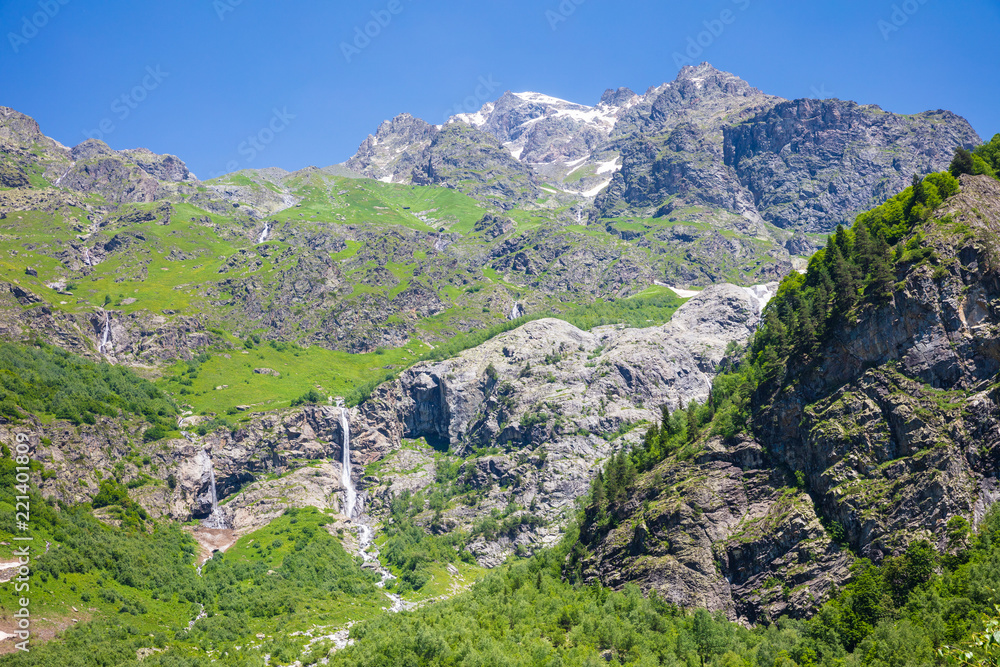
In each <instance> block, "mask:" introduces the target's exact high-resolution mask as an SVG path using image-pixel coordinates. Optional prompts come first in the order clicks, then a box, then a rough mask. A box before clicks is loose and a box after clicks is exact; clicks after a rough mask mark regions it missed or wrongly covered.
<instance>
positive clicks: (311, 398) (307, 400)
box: [292, 389, 323, 408]
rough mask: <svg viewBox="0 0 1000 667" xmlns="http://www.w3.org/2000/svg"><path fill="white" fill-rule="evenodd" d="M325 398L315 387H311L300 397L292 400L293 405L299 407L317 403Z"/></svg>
mask: <svg viewBox="0 0 1000 667" xmlns="http://www.w3.org/2000/svg"><path fill="white" fill-rule="evenodd" d="M322 400H323V395H322V394H320V393H319V392H318V391H316V390H315V389H310V390H309V391H307V392H306V393H304V394H302V395H301V396H299V397H298V398H295V399H293V400H292V407H293V408H294V407H298V406H300V405H316V404H317V403H319V402H320V401H322Z"/></svg>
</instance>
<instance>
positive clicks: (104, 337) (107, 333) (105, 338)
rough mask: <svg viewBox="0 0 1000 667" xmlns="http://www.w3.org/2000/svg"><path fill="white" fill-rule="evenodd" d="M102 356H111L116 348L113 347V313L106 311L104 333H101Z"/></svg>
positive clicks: (100, 350)
mask: <svg viewBox="0 0 1000 667" xmlns="http://www.w3.org/2000/svg"><path fill="white" fill-rule="evenodd" d="M98 351H99V352H100V353H101V354H111V353H112V352H114V347H112V345H111V313H109V312H108V311H104V331H103V332H102V333H101V346H100V348H98Z"/></svg>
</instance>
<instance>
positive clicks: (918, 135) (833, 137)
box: [723, 100, 979, 232]
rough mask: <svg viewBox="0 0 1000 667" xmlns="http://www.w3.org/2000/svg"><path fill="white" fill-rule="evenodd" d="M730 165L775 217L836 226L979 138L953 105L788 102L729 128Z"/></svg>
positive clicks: (805, 225)
mask: <svg viewBox="0 0 1000 667" xmlns="http://www.w3.org/2000/svg"><path fill="white" fill-rule="evenodd" d="M723 133H724V150H725V164H726V165H727V166H730V167H733V168H734V169H735V171H736V173H737V174H738V175H739V180H740V183H741V184H742V185H743V186H745V187H746V189H747V190H749V192H750V193H752V195H753V201H754V204H755V206H756V208H757V210H758V211H759V212H760V215H761V216H763V218H764V219H765V220H767V221H768V222H770V223H772V224H774V225H777V226H778V227H782V228H791V229H799V230H803V231H807V232H829V231H831V230H832V229H833V227H834V226H836V225H837V224H841V223H842V224H850V222H851V221H852V220H853V219H854V216H855V215H857V213H859V212H860V211H867V210H868V209H870V208H873V207H875V206H877V205H878V204H880V203H882V202H884V201H885V200H886V199H888V198H889V197H891V196H893V195H894V194H896V193H897V192H899V191H900V190H902V189H903V188H904V187H906V186H907V185H909V183H910V179H911V177H912V176H913V174H921V175H922V174H928V173H931V172H935V171H941V170H943V169H945V168H946V167H947V166H948V163H949V162H950V161H951V157H952V154H953V153H954V151H955V147H956V146H962V147H964V148H969V149H971V148H974V147H975V146H977V145H979V137H978V136H977V135H976V133H975V132H974V131H973V130H972V128H971V127H970V126H969V124H968V123H967V122H965V120H964V119H962V118H959V117H958V116H956V115H955V114H953V113H951V112H948V111H941V110H938V111H927V112H924V113H921V114H914V115H907V116H901V115H897V114H892V113H886V112H885V111H883V110H882V109H880V108H879V107H877V106H862V105H858V104H855V103H853V102H842V101H840V100H795V101H794V102H782V103H780V104H777V105H775V106H774V107H773V108H771V109H769V110H767V111H765V112H763V113H761V114H759V115H757V116H754V117H753V118H751V119H749V120H747V121H746V122H744V123H741V124H738V125H733V126H729V127H726V128H724V130H723Z"/></svg>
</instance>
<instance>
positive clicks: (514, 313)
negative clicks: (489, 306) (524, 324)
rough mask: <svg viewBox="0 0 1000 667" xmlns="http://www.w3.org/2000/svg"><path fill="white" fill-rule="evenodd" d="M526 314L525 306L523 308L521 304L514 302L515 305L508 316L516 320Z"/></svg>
mask: <svg viewBox="0 0 1000 667" xmlns="http://www.w3.org/2000/svg"><path fill="white" fill-rule="evenodd" d="M523 315H524V308H521V304H519V303H516V302H515V303H514V307H513V308H511V309H510V315H508V317H509V318H510V319H511V320H516V319H517V318H519V317H521V316H523Z"/></svg>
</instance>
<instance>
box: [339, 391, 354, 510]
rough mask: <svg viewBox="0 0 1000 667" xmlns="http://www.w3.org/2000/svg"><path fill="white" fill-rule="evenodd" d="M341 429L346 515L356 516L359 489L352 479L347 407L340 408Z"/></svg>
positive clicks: (341, 476) (349, 426)
mask: <svg viewBox="0 0 1000 667" xmlns="http://www.w3.org/2000/svg"><path fill="white" fill-rule="evenodd" d="M340 429H341V431H342V432H343V434H344V454H343V457H342V460H341V473H340V480H341V482H343V484H344V516H346V517H347V518H348V519H353V518H354V510H355V508H356V506H357V504H358V491H357V489H355V488H354V480H353V479H351V419H350V417H349V416H348V414H347V408H341V410H340Z"/></svg>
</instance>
